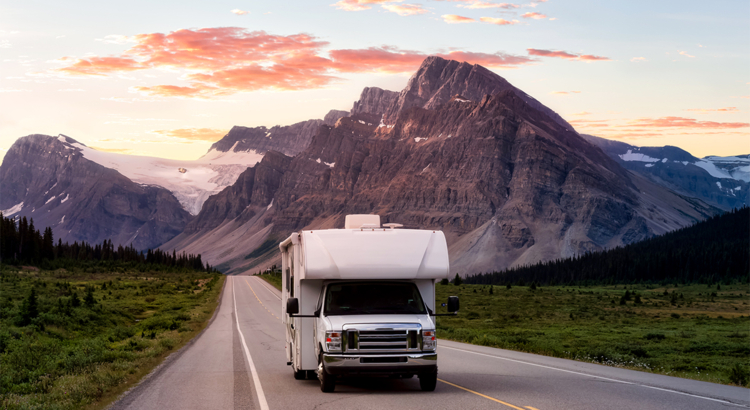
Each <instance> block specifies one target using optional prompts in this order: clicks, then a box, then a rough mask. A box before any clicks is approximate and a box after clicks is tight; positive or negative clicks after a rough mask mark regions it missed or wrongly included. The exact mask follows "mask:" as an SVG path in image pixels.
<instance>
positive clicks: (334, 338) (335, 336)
mask: <svg viewBox="0 0 750 410" xmlns="http://www.w3.org/2000/svg"><path fill="white" fill-rule="evenodd" d="M326 349H328V351H329V352H340V351H341V332H333V331H330V330H329V331H327V332H326Z"/></svg>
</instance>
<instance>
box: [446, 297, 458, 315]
mask: <svg viewBox="0 0 750 410" xmlns="http://www.w3.org/2000/svg"><path fill="white" fill-rule="evenodd" d="M448 312H451V313H453V312H458V296H448Z"/></svg>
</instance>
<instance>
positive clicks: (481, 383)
mask: <svg viewBox="0 0 750 410" xmlns="http://www.w3.org/2000/svg"><path fill="white" fill-rule="evenodd" d="M279 297H280V293H279V291H277V290H276V289H274V288H273V287H271V286H270V285H269V284H267V283H266V282H265V281H263V280H262V279H259V278H255V277H252V276H233V277H229V278H227V281H226V285H225V288H224V292H223V294H222V300H221V303H220V305H219V310H218V312H217V314H216V317H215V318H214V320H213V321H212V322H211V324H210V325H209V326H208V327H207V328H206V330H205V331H204V332H203V333H202V334H201V335H200V336H198V338H197V339H196V340H195V341H194V342H193V343H192V344H190V345H189V346H187V347H186V348H184V349H182V350H180V351H179V352H177V353H175V355H174V357H172V358H170V359H168V360H167V362H166V363H165V365H164V366H162V367H161V368H159V369H158V370H157V371H155V372H154V373H153V374H152V375H150V376H149V377H148V378H147V379H146V380H145V381H144V382H142V383H141V384H140V385H139V386H137V387H136V388H134V389H133V390H131V391H130V392H128V393H127V394H126V395H125V396H123V397H122V398H121V399H120V400H119V401H118V402H116V403H115V404H114V405H113V406H112V408H113V409H116V410H120V409H260V410H264V409H318V408H321V409H322V408H325V409H339V408H342V409H383V408H398V409H451V410H457V409H505V410H507V409H516V410H518V409H521V410H550V409H576V410H586V409H596V410H601V409H639V410H646V409H659V410H664V409H675V410H690V409H696V410H698V409H700V410H703V409H738V408H750V389H744V388H740V387H732V386H724V385H718V384H712V383H705V382H699V381H693V380H685V379H679V378H675V377H669V376H662V375H655V374H650V373H643V372H637V371H631V370H623V369H617V368H612V367H606V366H601V365H596V364H590V363H581V362H575V361H572V360H565V359H557V358H551V357H545V356H538V355H533V354H527V353H519V352H513V351H508V350H501V349H494V348H488V347H482V346H473V345H467V344H463V343H456V342H450V341H445V340H439V342H438V369H439V370H438V379H439V380H440V381H439V382H438V385H437V388H436V389H435V391H434V392H422V391H421V390H420V389H419V381H418V379H417V378H416V377H415V378H413V379H386V378H352V379H343V380H341V379H340V380H339V381H338V383H337V384H336V391H335V392H334V393H323V392H321V391H320V387H319V383H318V381H317V379H316V380H294V378H293V376H292V369H291V367H289V366H286V358H285V356H284V329H283V327H282V325H281V319H280V318H281V301H280V298H279Z"/></svg>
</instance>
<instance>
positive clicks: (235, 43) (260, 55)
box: [53, 27, 536, 99]
mask: <svg viewBox="0 0 750 410" xmlns="http://www.w3.org/2000/svg"><path fill="white" fill-rule="evenodd" d="M132 38H133V39H134V40H135V43H134V44H133V45H132V46H131V47H130V48H128V49H127V50H125V51H124V52H123V53H122V54H121V55H120V56H112V57H98V56H92V57H86V58H81V59H76V58H71V57H63V58H61V59H60V60H58V61H60V62H63V63H66V62H67V63H68V65H67V66H65V67H62V68H59V69H56V70H53V72H57V73H58V74H64V75H75V76H83V77H86V76H89V77H97V76H98V77H102V76H114V75H119V74H121V73H123V72H133V71H143V70H153V69H162V70H170V71H173V72H174V71H176V72H177V73H182V77H181V78H182V79H183V80H184V81H185V82H186V84H139V85H137V86H135V87H132V88H131V90H132V91H134V92H138V93H141V94H146V95H150V96H159V97H182V98H202V99H208V98H217V97H220V96H226V95H230V94H233V93H237V92H247V91H256V90H269V89H272V90H302V89H315V88H321V87H324V86H327V85H329V84H331V83H333V82H336V81H339V80H341V79H340V78H339V77H338V75H339V74H342V73H367V72H369V73H408V72H412V71H414V70H415V69H416V68H417V67H419V65H420V64H421V63H422V61H423V60H424V59H425V58H427V57H428V56H429V54H424V53H421V52H418V51H412V50H401V49H399V48H397V47H390V46H381V47H370V48H366V49H334V50H328V51H326V50H325V48H327V46H328V45H329V43H328V42H325V41H321V40H319V39H318V38H316V37H314V36H312V35H309V34H294V35H289V36H280V35H273V34H269V33H266V32H264V31H249V30H246V29H243V28H237V27H220V28H204V29H193V30H177V31H174V32H170V33H150V34H138V35H136V36H133V37H132ZM437 55H439V56H441V57H444V58H448V59H454V60H461V61H467V62H469V63H472V64H481V65H483V66H486V67H489V68H513V67H517V66H519V65H524V64H530V63H533V62H534V61H536V60H534V59H533V58H530V57H528V56H516V55H511V54H505V53H499V52H498V53H494V54H490V53H474V52H469V51H452V52H449V53H442V54H437Z"/></svg>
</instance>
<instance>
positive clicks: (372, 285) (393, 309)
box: [323, 282, 425, 316]
mask: <svg viewBox="0 0 750 410" xmlns="http://www.w3.org/2000/svg"><path fill="white" fill-rule="evenodd" d="M420 313H421V314H424V313H425V307H424V303H422V297H421V296H420V294H419V289H417V287H416V286H415V285H414V284H413V283H408V282H351V283H334V284H330V285H328V291H327V292H326V297H325V307H324V309H323V314H325V315H326V316H331V315H370V314H420Z"/></svg>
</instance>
